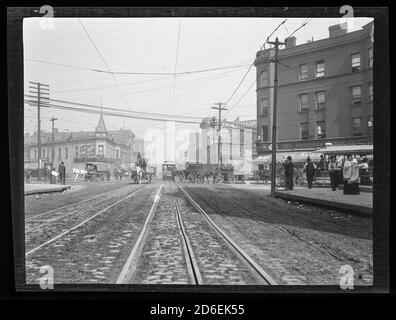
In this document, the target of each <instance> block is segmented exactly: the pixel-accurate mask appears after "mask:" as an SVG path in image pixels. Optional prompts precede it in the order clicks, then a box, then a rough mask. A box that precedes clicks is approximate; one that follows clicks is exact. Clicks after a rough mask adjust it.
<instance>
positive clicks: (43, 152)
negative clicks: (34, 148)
mask: <svg viewBox="0 0 396 320" xmlns="http://www.w3.org/2000/svg"><path fill="white" fill-rule="evenodd" d="M41 153H42V155H43V156H42V158H45V149H43V150H42V152H41Z"/></svg>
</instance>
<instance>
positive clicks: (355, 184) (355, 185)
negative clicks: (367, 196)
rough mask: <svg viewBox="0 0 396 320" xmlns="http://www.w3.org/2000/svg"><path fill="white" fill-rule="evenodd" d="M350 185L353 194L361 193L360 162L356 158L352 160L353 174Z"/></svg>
mask: <svg viewBox="0 0 396 320" xmlns="http://www.w3.org/2000/svg"><path fill="white" fill-rule="evenodd" d="M349 185H350V190H351V193H352V194H359V193H360V190H359V164H358V162H357V160H356V159H353V160H352V161H351V176H350V178H349Z"/></svg>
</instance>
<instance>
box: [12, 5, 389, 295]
mask: <svg viewBox="0 0 396 320" xmlns="http://www.w3.org/2000/svg"><path fill="white" fill-rule="evenodd" d="M353 9H354V16H355V17H373V18H374V26H375V27H374V38H375V42H374V57H375V58H374V69H373V71H374V75H373V78H374V79H373V83H374V105H375V110H374V145H375V148H374V184H373V269H374V280H373V286H355V288H354V290H342V289H341V288H340V287H339V286H325V285H307V286H287V285H279V286H250V285H247V286H206V285H204V286H193V285H191V286H190V285H116V284H55V288H54V290H50V291H53V292H66V291H67V292H70V291H71V292H77V291H78V292H95V293H99V292H111V293H117V292H119V293H123V292H135V293H136V292H153V291H154V292H161V293H169V292H172V293H181V292H183V293H184V292H195V293H203V292H205V293H373V292H377V293H386V292H388V291H389V209H390V207H389V202H390V197H389V191H390V95H389V88H390V86H389V81H390V77H389V73H390V71H389V24H388V23H389V17H388V13H389V10H388V8H385V7H382V8H372V7H353ZM38 10H39V7H9V8H7V73H8V79H7V81H8V126H9V127H8V139H9V140H8V143H9V161H10V162H9V169H10V188H11V189H10V191H11V208H12V234H13V253H14V256H13V263H14V266H15V268H14V270H15V271H14V272H15V273H14V279H10V281H11V286H12V285H14V287H15V290H16V291H17V292H43V290H42V289H40V287H39V285H26V284H25V237H24V234H25V229H24V173H23V159H24V153H23V147H24V143H23V140H24V134H23V123H24V113H23V105H24V104H23V97H24V69H23V65H24V62H23V30H22V29H23V19H24V18H28V17H40V16H41V15H40V14H39V13H37V12H38ZM54 17H55V18H66V17H70V18H77V17H86V18H89V17H91V18H93V17H103V18H106V17H125V18H137V17H148V18H149V17H164V18H165V17H169V18H175V17H186V18H188V17H207V18H210V17H213V18H216V17H230V18H231V17H252V18H253V17H256V18H265V17H285V18H292V17H312V18H321V17H322V18H341V17H342V15H341V14H340V8H339V7H326V8H321V7H316V8H312V7H309V8H308V7H305V8H303V7H289V8H281V7H279V8H264V7H250V8H244V7H180V8H173V7H162V8H161V7H156V8H151V7H147V8H143V7H118V8H114V7H68V8H66V7H54ZM48 293H51V292H48V291H47V294H48Z"/></svg>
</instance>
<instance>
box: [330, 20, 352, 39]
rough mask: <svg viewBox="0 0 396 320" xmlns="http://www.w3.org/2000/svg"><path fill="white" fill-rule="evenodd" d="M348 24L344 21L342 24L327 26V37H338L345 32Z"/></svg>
mask: <svg viewBox="0 0 396 320" xmlns="http://www.w3.org/2000/svg"><path fill="white" fill-rule="evenodd" d="M347 32H348V24H347V23H346V22H344V23H342V24H335V25H334V26H330V27H329V38H334V37H339V36H342V35H343V34H347Z"/></svg>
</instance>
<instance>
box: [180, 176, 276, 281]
mask: <svg viewBox="0 0 396 320" xmlns="http://www.w3.org/2000/svg"><path fill="white" fill-rule="evenodd" d="M176 185H177V186H178V188H179V189H180V190H181V191H182V192H183V194H184V195H185V196H186V198H187V199H188V200H189V202H190V203H191V204H192V205H193V206H194V207H195V208H196V209H197V210H198V212H199V213H201V214H202V216H203V217H204V218H205V219H206V220H207V221H208V223H209V225H210V226H211V227H213V229H215V230H216V231H217V232H218V234H219V235H220V236H221V237H222V238H223V239H224V240H225V241H226V242H227V243H228V244H229V245H230V246H231V247H232V248H233V249H234V250H235V251H236V252H237V253H238V254H239V255H240V257H242V258H243V261H245V262H246V263H247V264H248V265H249V266H250V267H251V268H253V269H254V270H255V271H256V273H257V274H258V275H259V276H260V278H261V279H262V280H264V281H265V282H266V283H267V284H269V285H276V284H277V283H276V282H275V280H274V279H273V278H272V277H271V276H270V275H269V274H268V273H267V272H265V271H264V270H263V268H261V266H260V265H258V264H257V263H256V262H255V261H254V260H253V259H252V258H251V257H250V256H249V255H248V254H247V253H246V252H245V251H244V250H243V249H242V248H241V247H240V246H239V245H238V244H236V243H235V242H234V241H233V240H232V239H231V238H230V237H229V236H228V235H227V234H226V233H225V232H224V231H222V230H221V229H220V228H219V227H218V226H217V225H216V224H215V223H214V222H213V220H212V219H211V218H210V217H209V215H208V214H207V213H206V212H205V210H203V209H202V208H201V206H200V205H199V204H198V203H196V202H195V201H194V199H193V198H192V197H191V196H190V195H189V194H188V193H187V191H185V190H184V188H183V187H182V186H181V185H179V184H178V183H176Z"/></svg>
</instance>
